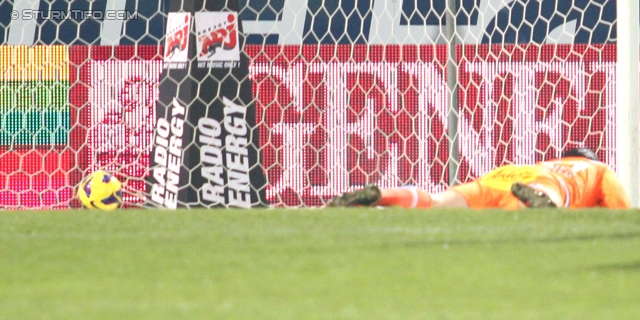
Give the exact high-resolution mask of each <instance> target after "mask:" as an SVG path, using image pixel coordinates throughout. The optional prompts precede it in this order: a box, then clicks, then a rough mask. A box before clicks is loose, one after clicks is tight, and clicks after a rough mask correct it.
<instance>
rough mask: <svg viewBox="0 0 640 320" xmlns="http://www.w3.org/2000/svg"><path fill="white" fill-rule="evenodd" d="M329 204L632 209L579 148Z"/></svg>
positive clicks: (605, 171) (608, 175)
mask: <svg viewBox="0 0 640 320" xmlns="http://www.w3.org/2000/svg"><path fill="white" fill-rule="evenodd" d="M327 206H329V207H350V206H401V207H405V208H473V209H482V208H503V209H517V208H522V207H530V208H545V207H564V208H588V207H607V208H629V207H630V206H631V201H630V200H629V197H628V195H627V193H626V192H625V190H624V189H623V188H622V185H621V184H620V182H619V181H618V179H617V178H616V175H615V173H614V172H613V170H611V169H610V168H609V167H608V166H607V165H606V164H604V163H602V162H600V161H599V160H598V158H597V156H596V155H595V153H594V152H593V151H591V150H590V149H587V148H575V149H570V150H568V151H565V152H563V154H562V157H561V158H560V159H555V160H550V161H542V162H538V163H536V164H535V165H506V166H502V167H499V168H497V169H495V170H493V171H491V172H489V173H487V174H486V175H484V176H482V177H480V178H478V180H476V181H473V182H468V183H464V184H460V185H457V186H453V187H451V188H449V189H448V190H446V191H444V192H441V193H437V194H430V193H428V192H426V191H424V190H419V189H416V188H398V189H385V190H380V188H378V187H377V186H375V185H367V186H365V187H364V188H363V189H360V190H356V191H353V192H348V193H344V194H342V195H341V196H337V197H334V198H333V199H331V200H330V201H329V202H328V203H327Z"/></svg>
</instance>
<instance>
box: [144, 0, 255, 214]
mask: <svg viewBox="0 0 640 320" xmlns="http://www.w3.org/2000/svg"><path fill="white" fill-rule="evenodd" d="M169 11H170V12H169V13H168V18H167V30H166V36H165V48H164V62H165V63H164V68H165V69H164V72H163V74H162V76H161V83H160V99H159V101H158V105H157V110H156V111H157V119H156V120H157V122H156V129H155V133H154V141H153V143H154V148H153V151H152V154H151V155H150V170H151V171H150V175H149V178H148V181H147V190H148V201H147V202H148V203H149V204H150V205H152V206H158V207H166V208H171V209H175V208H177V207H239V208H249V207H253V206H261V205H265V204H266V201H265V196H264V189H265V188H264V185H265V179H264V175H263V171H262V168H261V167H260V166H259V153H258V151H259V141H258V132H257V128H256V123H255V106H254V104H253V98H252V90H251V81H250V79H249V59H248V57H247V55H246V54H245V53H244V51H243V47H244V36H243V34H242V27H241V23H240V15H239V5H238V0H226V1H221V0H216V1H205V0H186V1H178V0H171V1H170V9H169Z"/></svg>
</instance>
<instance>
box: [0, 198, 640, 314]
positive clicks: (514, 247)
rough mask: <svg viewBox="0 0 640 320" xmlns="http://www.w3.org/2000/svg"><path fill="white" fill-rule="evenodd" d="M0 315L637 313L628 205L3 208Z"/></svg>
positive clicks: (635, 244)
mask: <svg viewBox="0 0 640 320" xmlns="http://www.w3.org/2000/svg"><path fill="white" fill-rule="evenodd" d="M0 240H1V244H0V319H640V213H639V212H638V211H637V210H627V211H607V210H584V211H566V210H547V211H540V210H526V211H514V212H508V211H467V210H463V211H458V210H439V211H436V210H432V211H424V210H422V211H420V210H401V209H385V210H380V209H372V208H361V209H331V210H329V209H322V210H320V209H315V210H314V209H306V210H302V209H300V210H292V209H273V210H268V209H257V210H222V209H217V210H191V211H186V210H178V211H156V210H121V211H116V212H110V213H107V212H96V211H87V210H76V211H22V212H12V211H5V212H1V213H0Z"/></svg>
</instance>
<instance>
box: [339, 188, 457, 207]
mask: <svg viewBox="0 0 640 320" xmlns="http://www.w3.org/2000/svg"><path fill="white" fill-rule="evenodd" d="M373 205H375V206H383V207H392V206H398V207H403V208H468V207H469V206H468V205H467V201H466V199H465V198H464V197H463V196H462V195H461V194H460V193H459V192H455V191H451V190H447V191H444V192H441V193H437V194H430V193H429V192H427V191H425V190H421V189H418V188H415V187H404V188H392V189H384V190H380V188H378V187H377V186H375V185H367V186H365V187H364V188H362V189H359V190H355V191H352V192H347V193H344V194H342V195H340V196H337V197H334V198H333V199H331V200H330V201H329V202H328V203H327V206H329V207H352V206H373Z"/></svg>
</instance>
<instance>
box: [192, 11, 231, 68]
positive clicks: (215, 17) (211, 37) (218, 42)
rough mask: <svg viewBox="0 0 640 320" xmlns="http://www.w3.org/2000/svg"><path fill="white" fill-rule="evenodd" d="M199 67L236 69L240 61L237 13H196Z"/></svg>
mask: <svg viewBox="0 0 640 320" xmlns="http://www.w3.org/2000/svg"><path fill="white" fill-rule="evenodd" d="M195 18H196V39H197V58H198V67H200V68H202V67H208V68H220V67H236V66H237V65H238V64H239V61H240V41H239V37H238V23H237V21H238V13H237V12H196V13H195Z"/></svg>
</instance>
